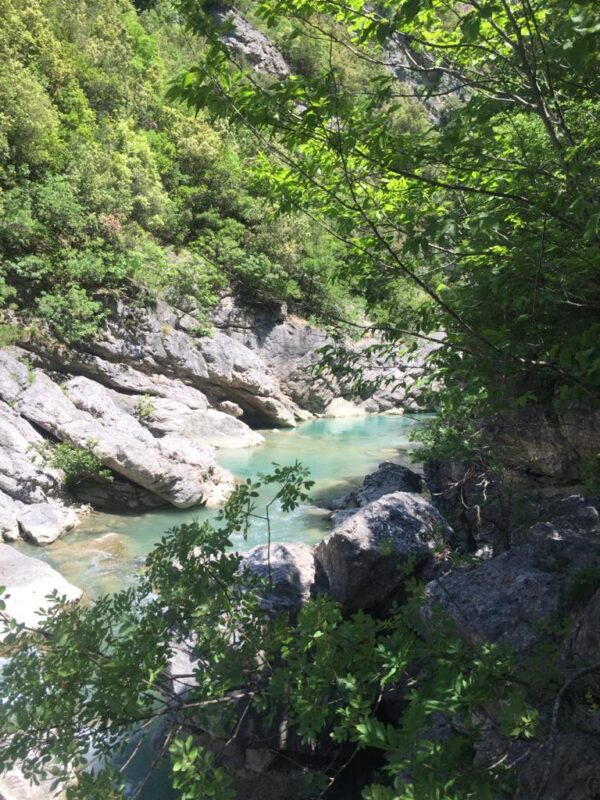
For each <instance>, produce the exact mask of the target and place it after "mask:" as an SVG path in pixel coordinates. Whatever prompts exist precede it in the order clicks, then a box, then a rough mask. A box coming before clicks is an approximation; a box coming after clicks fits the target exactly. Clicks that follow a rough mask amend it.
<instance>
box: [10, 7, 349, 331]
mask: <svg viewBox="0 0 600 800" xmlns="http://www.w3.org/2000/svg"><path fill="white" fill-rule="evenodd" d="M145 5H147V6H148V8H147V9H146V10H145V11H143V13H141V14H138V13H136V10H135V8H134V7H133V5H132V4H131V3H130V2H129V1H128V0H98V2H96V1H95V0H94V2H92V1H91V0H77V2H70V1H69V2H66V1H65V2H62V1H60V0H59V2H55V0H33V2H31V1H30V0H2V2H1V3H0V20H1V22H2V24H1V25H0V64H1V66H0V306H3V307H4V308H5V309H7V308H12V309H13V310H16V311H17V312H19V316H20V317H21V319H23V318H25V319H26V320H28V321H29V322H32V321H33V322H34V323H35V321H36V320H37V321H40V320H41V321H42V322H47V323H49V324H50V325H51V326H52V327H53V328H54V330H55V332H57V333H58V334H59V335H60V336H61V337H62V338H63V339H64V340H66V341H67V342H76V341H78V340H80V339H82V338H85V337H88V336H90V335H92V334H93V333H94V332H95V330H97V327H98V325H99V324H100V322H101V321H102V319H103V318H104V317H105V315H106V313H107V311H108V307H109V304H110V300H111V297H112V298H114V297H116V296H123V295H125V296H126V295H127V294H130V295H132V296H134V297H139V293H138V292H137V291H133V290H132V285H134V284H138V285H139V284H141V285H142V286H143V287H144V288H145V289H146V290H147V293H148V294H150V295H153V296H156V295H163V296H165V297H166V298H167V299H168V300H169V301H171V302H173V303H175V304H176V305H179V306H182V307H184V308H185V309H189V308H194V307H197V308H199V309H200V316H201V317H202V312H203V311H205V310H207V309H209V308H210V307H211V306H212V305H213V304H214V303H215V302H216V300H217V297H218V294H219V293H220V292H226V291H231V290H234V291H241V292H242V295H243V296H245V297H247V298H248V299H252V300H255V301H256V300H261V299H262V300H265V301H269V300H275V301H290V302H292V303H295V304H297V306H298V307H300V308H304V310H305V312H306V313H313V314H315V315H317V316H318V315H319V314H326V312H327V311H331V310H332V309H335V310H336V311H337V312H338V313H339V303H340V302H343V299H344V292H343V291H340V290H338V289H334V288H333V287H332V286H331V277H332V274H333V272H334V270H335V268H336V267H337V265H338V264H339V263H340V261H341V260H343V248H342V247H341V246H339V245H338V244H336V243H335V241H334V240H333V239H332V238H331V237H328V236H324V235H323V234H322V233H321V232H320V231H319V230H318V229H315V228H314V226H312V225H310V224H308V222H307V221H306V220H304V219H302V218H301V217H299V216H298V215H293V214H292V215H287V216H286V217H279V218H278V219H274V218H273V216H272V215H271V214H270V207H269V204H268V202H266V201H265V200H263V199H262V197H261V195H260V194H258V193H257V192H256V191H255V189H254V188H253V181H254V177H253V174H252V171H251V169H250V167H251V165H252V163H253V160H254V159H255V157H256V149H255V147H254V145H253V143H252V141H251V140H250V139H249V137H248V136H245V135H244V134H243V133H241V132H240V131H235V130H231V129H230V127H229V126H228V125H226V124H221V123H215V124H213V123H211V122H210V121H209V120H207V118H206V116H205V115H204V114H202V113H200V114H197V115H196V114H189V113H187V112H185V111H184V110H182V109H181V107H179V106H177V105H174V104H172V103H169V102H167V101H166V100H165V97H164V95H165V91H166V88H167V84H168V81H169V80H171V79H172V78H173V77H174V75H176V74H177V71H178V70H180V69H182V68H183V66H184V65H185V64H187V63H189V59H190V55H189V54H190V50H191V49H193V48H194V46H196V47H197V48H198V49H199V48H200V45H199V43H198V42H197V41H196V42H194V39H193V38H192V37H190V35H189V34H186V33H185V31H184V29H183V26H182V25H181V22H180V20H179V16H178V14H177V13H176V11H175V10H174V8H173V4H172V3H171V2H169V0H160V2H157V3H152V4H145ZM336 293H337V294H336ZM4 316H5V320H4V321H5V323H6V322H7V321H8V317H7V316H6V313H5V315H4ZM1 321H2V320H0V322H1ZM12 332H13V333H14V334H17V333H18V331H17V330H16V329H12Z"/></svg>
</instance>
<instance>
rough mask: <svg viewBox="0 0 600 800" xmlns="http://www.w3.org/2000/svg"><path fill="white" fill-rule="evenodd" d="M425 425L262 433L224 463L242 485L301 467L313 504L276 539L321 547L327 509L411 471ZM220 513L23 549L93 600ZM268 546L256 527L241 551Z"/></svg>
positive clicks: (388, 419) (402, 422) (111, 517)
mask: <svg viewBox="0 0 600 800" xmlns="http://www.w3.org/2000/svg"><path fill="white" fill-rule="evenodd" d="M421 419H422V416H414V415H406V416H386V415H370V416H365V417H351V418H345V419H318V420H312V421H310V422H305V423H303V424H301V425H299V426H298V427H297V428H295V429H291V430H266V431H261V432H262V433H263V435H264V437H265V440H266V441H265V444H264V445H262V446H260V447H252V448H245V449H239V450H238V449H230V450H220V451H218V453H217V457H218V461H219V463H220V464H221V465H222V466H224V467H227V468H228V469H230V470H231V471H232V472H233V473H234V475H236V476H237V477H239V478H246V477H255V476H256V475H257V474H258V473H261V472H268V471H269V470H270V469H271V468H272V464H273V463H274V462H275V463H279V464H291V463H293V462H294V461H295V460H298V461H300V462H302V464H304V465H305V466H306V467H307V468H308V469H309V470H310V477H311V479H312V480H314V481H315V485H314V487H313V489H312V491H311V498H312V503H310V504H304V505H302V506H301V507H299V508H298V509H296V511H294V512H292V513H291V514H283V513H276V514H275V520H274V524H273V539H274V540H277V541H302V542H306V543H308V544H314V543H315V542H317V541H319V539H320V538H321V537H322V536H323V535H324V533H326V531H327V529H328V516H329V512H327V511H325V510H323V508H320V507H319V506H320V504H322V503H323V502H324V501H326V500H327V499H328V498H332V497H336V496H339V495H342V494H344V493H345V492H347V491H348V490H349V489H351V488H353V487H355V486H357V485H358V484H360V482H361V480H362V478H363V476H364V475H365V474H366V473H368V472H371V471H373V469H375V468H376V467H377V465H378V464H379V463H380V462H381V461H384V460H386V459H392V460H395V461H401V462H405V463H410V462H409V455H408V451H409V450H410V449H411V448H412V447H413V445H411V442H410V441H409V438H408V434H409V431H410V430H411V429H412V428H414V426H415V425H418V424H420V420H421ZM272 491H273V487H266V492H265V495H264V498H261V499H268V498H269V497H270V496H271V493H272ZM259 502H260V501H259ZM215 513H216V512H214V511H209V510H207V509H202V508H200V509H199V508H195V509H188V510H183V511H182V510H177V509H173V508H168V509H162V510H158V511H152V512H148V513H145V514H106V513H94V514H90V515H89V516H88V517H86V518H84V520H83V522H82V523H81V525H80V526H79V527H78V528H77V529H76V530H74V531H73V532H71V533H69V534H66V535H65V536H64V537H62V538H61V539H60V540H59V541H57V542H55V543H54V544H53V545H52V546H50V547H48V548H45V549H41V548H37V547H32V546H28V545H23V546H22V547H23V549H24V550H25V551H26V552H27V553H28V554H29V555H33V556H35V557H37V558H42V559H44V560H46V561H48V562H49V563H50V564H51V565H52V566H53V567H55V568H56V569H58V571H59V572H60V573H61V574H62V575H64V576H65V578H67V580H69V581H71V582H72V583H74V584H75V585H76V586H79V587H81V588H82V589H83V590H84V591H85V592H86V594H87V595H88V596H92V597H93V596H97V595H98V594H100V593H103V592H112V591H115V590H118V589H120V588H123V587H124V586H126V585H128V584H130V583H131V581H132V580H133V579H134V578H135V574H136V573H137V572H138V570H139V568H140V566H141V565H142V563H143V560H144V557H145V556H146V554H147V553H148V552H149V551H150V550H151V549H152V546H153V545H154V544H155V543H156V542H157V541H158V540H159V539H160V538H161V536H162V534H163V533H164V532H165V531H167V530H168V529H170V528H172V527H173V526H175V525H178V524H180V523H182V522H190V521H191V520H193V519H196V518H198V519H208V518H210V517H211V516H214V514H215ZM265 539H266V531H265V528H264V527H263V526H261V524H257V525H255V526H254V527H253V528H252V530H251V532H250V535H249V537H248V539H247V541H244V540H243V539H242V538H241V537H240V538H239V540H236V541H234V544H235V546H236V547H238V548H239V549H240V550H245V549H248V548H250V547H253V546H254V545H256V544H261V543H263V542H264V541H265Z"/></svg>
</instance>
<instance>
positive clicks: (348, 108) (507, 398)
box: [173, 0, 600, 416]
mask: <svg viewBox="0 0 600 800" xmlns="http://www.w3.org/2000/svg"><path fill="white" fill-rule="evenodd" d="M181 5H182V7H183V8H185V10H186V12H187V15H188V19H189V24H190V27H191V28H192V29H193V30H194V31H196V32H197V33H198V34H199V35H203V36H205V37H206V39H207V42H208V43H209V44H210V49H208V50H207V51H206V52H207V55H206V58H205V59H203V60H201V61H200V63H199V64H198V65H197V66H196V67H194V68H193V70H192V71H190V72H188V73H187V75H186V76H185V77H184V78H183V79H182V81H181V82H180V83H179V84H178V85H177V86H176V87H175V89H174V92H173V94H174V95H176V96H179V97H181V98H183V99H185V100H186V101H187V102H188V103H189V104H190V106H191V107H195V108H209V109H210V110H211V111H213V112H214V113H215V114H219V115H221V116H225V117H228V118H229V119H232V120H241V121H242V123H243V124H245V125H246V126H247V127H248V128H249V129H251V130H252V131H253V132H254V134H255V136H256V137H257V138H258V141H259V142H260V145H261V147H262V149H263V152H264V153H265V154H268V156H269V157H268V159H265V160H264V162H263V164H262V171H261V177H262V181H263V186H264V189H265V191H269V192H270V194H271V197H272V198H273V200H274V202H277V203H278V204H279V207H280V208H281V209H282V210H284V211H286V210H289V209H292V208H293V209H296V208H302V209H304V210H306V211H307V213H309V214H311V215H312V216H313V218H314V219H315V220H316V221H317V222H318V223H319V224H320V225H322V226H323V227H324V228H326V229H328V230H330V231H331V232H332V234H333V235H335V236H336V237H337V238H338V239H339V240H341V241H343V242H344V244H345V245H346V246H347V247H348V248H349V249H350V253H351V257H350V258H349V260H348V267H347V269H346V271H345V276H346V278H347V280H348V281H349V282H351V283H352V284H353V285H355V286H357V287H359V289H360V291H361V292H362V293H363V294H364V296H365V297H366V299H367V301H368V303H369V310H370V312H371V314H372V316H373V317H374V318H375V319H377V320H378V321H379V323H380V325H382V326H383V329H384V331H385V332H386V333H387V336H388V337H389V339H390V341H391V342H392V343H393V344H394V347H395V346H396V345H395V343H396V342H397V341H398V340H401V339H403V338H406V333H407V331H408V332H410V331H412V332H413V333H414V334H416V335H423V334H426V335H430V334H431V333H432V332H435V331H437V330H440V329H441V330H444V331H445V334H446V335H445V340H444V343H443V345H442V346H441V347H440V348H439V349H438V350H437V351H436V355H435V357H434V363H435V364H436V366H437V372H436V377H442V378H446V379H447V380H446V392H447V393H446V396H445V398H444V399H443V400H442V405H445V406H447V407H451V406H453V405H456V404H457V401H459V400H460V405H461V408H462V412H461V413H462V415H463V416H465V410H466V412H468V411H470V410H473V409H475V410H477V409H479V410H480V411H481V410H482V409H485V410H486V411H487V412H489V410H490V408H494V407H496V408H497V407H502V406H504V405H506V404H510V403H511V402H514V401H516V402H517V403H518V404H520V405H523V404H525V403H528V402H531V401H534V402H535V401H539V402H542V403H547V402H554V401H557V400H558V401H565V402H574V401H580V402H583V403H585V404H590V403H595V402H596V401H597V398H598V395H599V391H598V390H599V389H600V351H599V349H598V341H599V338H598V334H599V332H600V329H599V327H598V309H599V308H600V294H599V290H600V286H599V283H598V276H599V275H600V264H599V259H598V244H599V230H598V225H599V220H600V217H599V216H598V191H599V186H598V169H597V165H598V155H599V152H600V148H599V145H600V140H599V137H598V130H599V128H598V124H597V120H598V112H599V104H598V90H599V88H600V85H599V77H598V76H599V74H600V71H599V69H598V66H599V55H598V37H599V22H598V14H597V8H596V7H595V6H594V4H593V3H588V2H578V3H573V2H570V0H569V1H567V0H534V1H533V2H527V3H516V2H511V0H484V1H483V2H479V1H477V2H476V1H475V0H473V2H465V3H457V4H448V3H446V2H442V0H427V1H426V0H407V1H406V2H401V0H384V2H381V3H377V4H375V5H373V4H369V3H363V2H360V1H357V2H351V3H340V4H338V3H330V2H305V0H257V2H256V3H251V4H246V5H250V6H251V8H252V10H253V13H254V14H255V15H256V16H257V17H258V18H260V19H262V20H263V24H265V25H266V26H268V27H269V28H272V29H273V30H274V31H280V30H281V29H282V28H283V29H284V32H285V36H287V39H288V40H289V41H293V36H294V35H297V36H306V35H309V34H310V36H311V37H312V39H313V42H314V45H313V51H314V50H315V48H320V51H321V52H324V53H326V54H327V53H329V58H324V59H321V60H320V61H319V62H318V63H317V66H316V68H313V69H312V70H310V71H302V70H299V71H298V72H296V73H294V74H292V75H290V76H289V77H288V78H285V79H281V80H278V81H273V82H270V83H268V84H265V83H264V82H260V81H257V80H255V78H254V77H253V75H252V74H251V73H249V72H248V71H247V70H246V69H245V68H244V64H243V62H242V61H241V60H240V59H239V57H236V56H235V54H234V55H232V53H231V51H230V50H228V49H227V47H226V46H225V45H224V39H223V34H224V33H226V25H225V26H224V25H223V24H220V25H218V26H215V24H214V19H213V17H212V16H211V13H210V4H202V3H198V2H196V0H187V2H186V1H185V0H182V3H181ZM344 49H345V51H346V54H347V58H351V59H353V61H354V63H361V62H362V63H366V64H368V65H369V66H370V70H369V71H367V72H365V73H364V74H363V76H362V81H361V82H360V84H356V83H355V82H352V81H351V82H348V81H347V80H346V79H345V74H344V71H343V69H342V68H340V63H339V58H337V57H334V53H336V54H339V52H340V51H341V50H344ZM386 66H387V67H388V68H387V69H382V68H383V67H386ZM399 79H401V80H399ZM416 101H419V102H420V103H421V104H422V105H421V108H422V107H423V106H425V108H426V109H427V111H428V115H429V124H428V125H427V127H426V129H422V130H421V131H420V133H416V132H415V130H414V128H413V129H411V128H410V127H407V126H406V125H404V124H398V123H397V120H396V116H397V115H398V114H400V116H402V115H403V114H405V113H406V103H407V102H413V103H414V102H416ZM453 386H454V387H457V390H458V391H457V392H456V393H455V395H454V397H451V396H450V394H449V393H451V392H452V387H453ZM459 393H460V396H459ZM465 398H468V400H469V403H468V404H467V403H466V402H465ZM459 416H460V414H459Z"/></svg>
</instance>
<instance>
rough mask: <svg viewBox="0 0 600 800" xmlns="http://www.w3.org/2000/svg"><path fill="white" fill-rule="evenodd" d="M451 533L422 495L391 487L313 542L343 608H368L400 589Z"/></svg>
mask: <svg viewBox="0 0 600 800" xmlns="http://www.w3.org/2000/svg"><path fill="white" fill-rule="evenodd" d="M450 534H451V530H450V528H449V527H448V525H447V524H446V523H445V521H444V519H443V518H442V517H441V516H440V514H439V512H438V511H437V510H436V509H435V508H434V507H433V506H432V505H431V503H429V502H428V501H427V500H426V499H425V498H424V497H422V496H421V495H418V494H415V493H412V492H394V493H392V494H388V495H385V496H383V497H381V498H380V499H378V500H375V501H373V502H372V503H368V504H367V505H366V506H365V507H364V508H362V509H360V510H359V511H357V512H356V513H354V514H352V515H351V516H350V517H348V518H347V519H346V520H344V521H343V522H342V523H341V524H340V525H339V526H338V527H336V528H335V529H334V530H333V531H332V532H331V533H330V534H329V535H328V536H326V537H325V538H324V539H323V540H322V541H321V542H320V543H319V544H318V545H317V547H316V548H315V557H316V559H317V561H319V562H320V563H321V564H322V566H323V569H324V571H325V574H326V575H327V579H328V581H329V592H330V594H331V595H332V597H333V598H334V599H336V600H338V601H339V602H340V603H342V605H343V607H344V609H345V610H347V611H355V610H356V609H358V608H371V607H373V606H377V605H379V604H380V603H383V602H385V601H386V600H387V599H388V598H390V597H391V596H392V595H394V594H395V593H397V592H399V591H400V590H401V589H402V586H403V585H404V582H405V581H406V579H407V577H408V574H407V571H410V573H411V574H412V573H413V572H414V571H415V570H419V569H420V568H422V567H423V566H424V565H425V564H426V563H427V562H429V561H430V560H431V558H432V555H433V551H434V550H435V548H436V547H437V546H439V545H440V544H442V543H443V542H444V541H445V540H447V539H448V537H449V536H450Z"/></svg>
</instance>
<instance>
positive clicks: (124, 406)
mask: <svg viewBox="0 0 600 800" xmlns="http://www.w3.org/2000/svg"><path fill="white" fill-rule="evenodd" d="M214 325H215V327H214V330H213V333H212V334H211V335H205V334H203V333H202V332H199V331H200V328H201V326H200V323H199V321H198V319H197V318H196V317H194V316H193V315H191V314H183V313H182V312H179V311H177V310H176V309H174V308H172V307H170V306H168V305H166V304H164V303H158V304H152V305H150V306H144V307H131V306H124V305H119V306H116V307H115V308H114V309H113V313H112V315H111V317H110V318H109V320H108V321H107V323H106V325H105V327H104V329H103V331H102V333H101V336H99V337H98V338H97V339H96V340H95V341H88V342H85V343H82V344H81V345H80V346H78V347H77V348H68V347H66V346H65V345H64V344H60V343H58V342H57V341H54V340H53V339H52V338H50V337H48V336H45V337H44V338H39V337H38V338H35V339H30V340H28V341H25V342H23V343H21V345H20V346H19V347H10V348H6V349H4V350H2V351H0V536H1V537H3V538H4V539H5V540H6V541H14V540H16V539H18V538H24V539H26V540H27V541H30V542H33V543H35V544H40V545H45V544H49V543H51V542H52V541H54V540H55V539H56V538H58V537H59V536H60V535H62V534H63V533H64V532H65V531H67V530H69V529H71V528H72V527H74V526H75V525H76V524H77V522H78V518H79V516H80V514H81V513H82V506H85V505H89V506H91V507H92V508H94V509H98V510H110V511H112V512H116V511H119V510H124V511H140V510H146V509H150V508H156V507H158V506H160V505H172V506H174V507H177V508H187V507H191V506H196V505H206V504H208V505H217V504H219V503H220V502H221V501H222V500H223V499H224V498H225V497H226V496H227V494H228V493H229V491H230V490H231V488H232V486H233V480H234V479H233V476H232V475H231V474H230V473H228V472H227V471H226V470H223V469H221V468H220V467H218V466H217V462H216V459H215V449H217V448H226V447H235V448H240V447H252V446H256V445H259V444H261V442H262V441H263V439H262V436H261V435H260V434H259V433H257V432H256V430H255V428H256V427H273V426H275V427H277V426H279V427H291V426H294V425H295V424H296V423H297V422H298V421H302V420H305V419H308V418H311V417H312V416H314V415H325V416H347V415H356V414H365V413H368V412H381V411H402V410H405V409H406V410H415V409H419V407H420V406H419V390H418V387H417V381H418V378H419V377H420V375H421V374H422V372H423V364H422V359H423V354H420V355H419V356H417V357H416V358H414V359H412V360H411V361H409V362H407V363H405V364H404V365H400V366H395V367H394V368H393V369H390V368H388V367H387V366H386V365H385V364H384V363H383V362H382V363H377V362H375V363H373V364H371V365H370V371H371V375H372V376H376V375H377V374H385V375H386V377H388V378H389V379H390V381H391V382H392V385H391V386H389V385H388V387H387V388H385V389H379V390H377V391H374V392H373V393H372V394H371V395H370V396H368V397H365V398H364V399H362V400H359V401H358V402H357V401H355V400H351V399H349V396H348V395H349V388H348V387H345V386H343V385H341V384H340V383H339V382H338V381H337V380H335V379H334V378H327V379H326V378H323V379H319V380H317V379H315V378H314V376H312V375H311V374H310V372H309V371H308V367H310V365H311V364H314V363H315V362H316V361H318V359H319V357H320V356H319V354H318V350H319V348H321V347H323V346H324V345H327V344H330V343H331V340H330V339H329V337H328V335H327V334H326V333H325V332H324V331H322V330H319V329H318V328H315V327H313V326H311V325H309V324H308V323H307V322H305V321H304V320H301V319H299V318H297V317H294V316H291V315H288V314H287V312H286V309H285V308H282V307H277V308H264V307H263V308H261V309H250V308H241V307H239V306H237V305H236V304H235V303H233V302H232V301H224V302H223V303H222V304H221V306H220V307H219V308H218V309H217V312H216V313H215V317H214ZM370 343H371V342H358V343H356V344H351V347H353V348H354V349H355V350H356V351H357V352H360V349H361V348H365V347H367V346H368V344H370ZM61 442H62V443H67V445H69V446H71V447H72V448H74V449H76V450H79V451H82V450H87V451H90V452H91V453H92V454H93V457H94V458H95V459H97V461H98V463H99V464H101V465H102V467H103V468H104V470H105V472H106V471H107V472H106V474H104V476H100V477H98V476H94V475H90V476H85V479H81V480H77V481H74V482H72V483H71V485H69V486H65V474H64V471H61V469H59V468H57V467H56V465H55V462H54V461H53V458H52V454H53V447H54V446H55V445H56V444H57V443H61Z"/></svg>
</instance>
